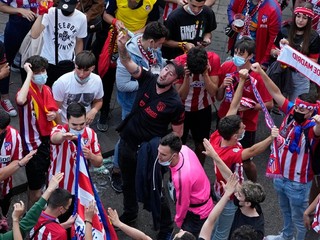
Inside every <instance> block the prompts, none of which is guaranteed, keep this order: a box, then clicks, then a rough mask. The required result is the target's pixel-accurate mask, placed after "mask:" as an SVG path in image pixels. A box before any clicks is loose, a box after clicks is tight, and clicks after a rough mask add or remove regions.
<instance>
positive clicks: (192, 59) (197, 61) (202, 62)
mask: <svg viewBox="0 0 320 240" xmlns="http://www.w3.org/2000/svg"><path fill="white" fill-rule="evenodd" d="M187 65H188V69H189V70H190V72H191V73H193V74H202V73H203V72H204V71H205V70H206V69H207V65H208V54H207V52H206V50H205V49H204V48H203V47H201V46H197V47H193V48H191V49H190V51H189V52H188V53H187Z"/></svg>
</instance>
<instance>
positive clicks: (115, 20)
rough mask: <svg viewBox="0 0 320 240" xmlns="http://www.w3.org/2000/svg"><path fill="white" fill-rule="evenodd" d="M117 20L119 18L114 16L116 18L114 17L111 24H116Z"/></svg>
mask: <svg viewBox="0 0 320 240" xmlns="http://www.w3.org/2000/svg"><path fill="white" fill-rule="evenodd" d="M117 21H118V19H116V18H114V19H112V22H111V24H112V25H113V26H115V25H116V22H117Z"/></svg>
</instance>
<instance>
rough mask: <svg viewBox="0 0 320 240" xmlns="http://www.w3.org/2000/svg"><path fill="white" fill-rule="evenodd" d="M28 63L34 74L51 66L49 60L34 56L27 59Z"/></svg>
mask: <svg viewBox="0 0 320 240" xmlns="http://www.w3.org/2000/svg"><path fill="white" fill-rule="evenodd" d="M26 63H30V64H31V70H32V72H33V73H39V72H42V71H44V70H46V69H47V68H48V66H49V63H48V60H47V59H46V58H44V57H41V56H39V55H33V56H31V57H29V58H27V60H26Z"/></svg>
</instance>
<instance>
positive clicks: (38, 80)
mask: <svg viewBox="0 0 320 240" xmlns="http://www.w3.org/2000/svg"><path fill="white" fill-rule="evenodd" d="M47 78H48V75H47V74H46V73H40V74H35V75H33V82H34V83H35V84H37V85H44V84H46V82H47Z"/></svg>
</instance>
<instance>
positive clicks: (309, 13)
mask: <svg viewBox="0 0 320 240" xmlns="http://www.w3.org/2000/svg"><path fill="white" fill-rule="evenodd" d="M298 13H301V14H303V15H306V16H307V17H309V18H313V17H314V12H313V11H312V10H311V9H309V8H305V7H296V9H295V10H294V14H298Z"/></svg>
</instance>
